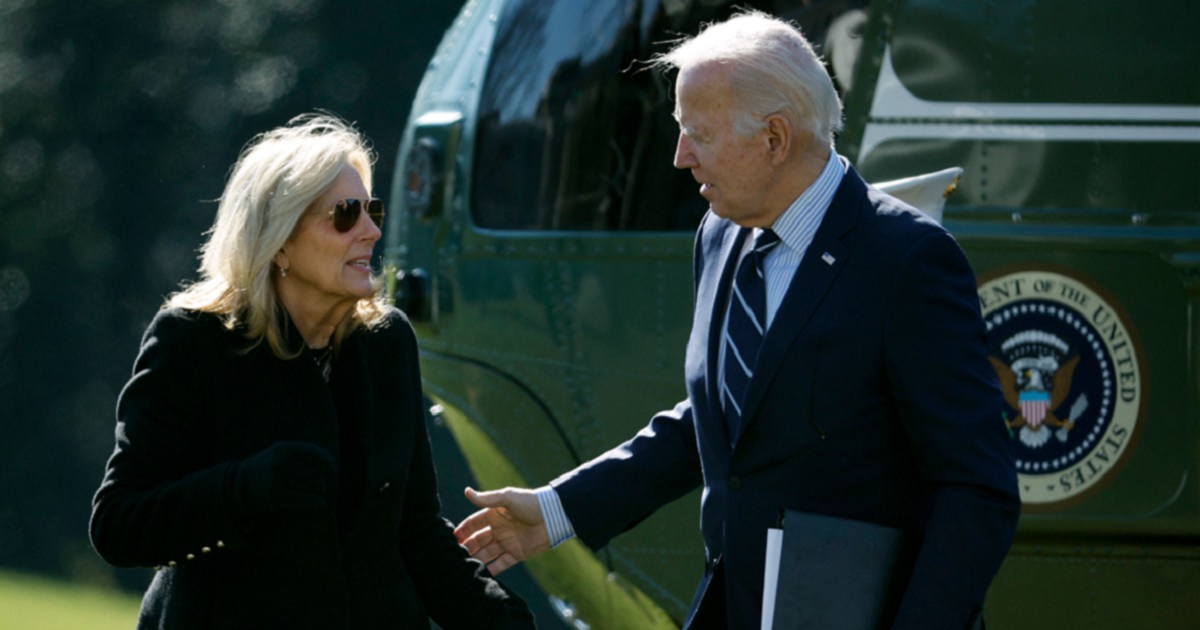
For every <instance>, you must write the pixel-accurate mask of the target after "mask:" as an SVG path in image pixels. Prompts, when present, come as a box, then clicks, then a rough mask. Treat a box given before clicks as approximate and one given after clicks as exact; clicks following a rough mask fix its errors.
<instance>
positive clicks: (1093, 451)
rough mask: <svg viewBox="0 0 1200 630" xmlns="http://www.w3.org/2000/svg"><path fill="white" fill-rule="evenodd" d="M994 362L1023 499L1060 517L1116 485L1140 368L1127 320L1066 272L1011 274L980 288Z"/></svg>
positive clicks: (1134, 426) (1134, 420)
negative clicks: (1059, 510) (1069, 505)
mask: <svg viewBox="0 0 1200 630" xmlns="http://www.w3.org/2000/svg"><path fill="white" fill-rule="evenodd" d="M979 301H980V306H981V307H982V309H983V317H984V321H985V323H986V325H987V336H988V354H989V359H990V360H991V362H992V366H993V367H995V369H996V376H997V377H998V378H999V381H1000V389H1001V391H1002V392H1003V393H1004V400H1005V402H1006V405H1005V407H1006V408H1005V410H1004V414H1003V415H1004V418H1003V420H1004V423H1005V425H1006V426H1007V428H1008V432H1009V436H1010V438H1011V440H1012V442H1013V444H1012V446H1013V452H1014V454H1015V456H1016V463H1017V477H1018V482H1019V484H1020V488H1021V501H1022V503H1024V504H1025V505H1026V506H1027V507H1043V508H1048V509H1054V508H1056V507H1063V505H1062V503H1063V502H1065V501H1068V500H1070V499H1075V498H1082V496H1084V495H1086V494H1089V493H1090V492H1092V491H1095V490H1096V489H1098V488H1099V487H1100V486H1101V485H1102V483H1103V482H1105V481H1106V480H1110V479H1111V477H1112V476H1113V475H1114V474H1116V472H1117V471H1118V470H1119V468H1120V464H1121V462H1122V461H1124V459H1125V458H1126V457H1128V455H1129V453H1130V451H1131V450H1132V448H1133V446H1134V444H1135V442H1136V440H1135V438H1136V436H1137V433H1138V422H1139V419H1140V417H1141V412H1142V406H1143V400H1144V396H1143V389H1144V383H1143V379H1144V369H1143V367H1142V360H1141V352H1140V348H1139V347H1138V343H1137V339H1136V335H1135V334H1134V331H1133V330H1132V328H1131V326H1130V324H1129V323H1128V322H1127V321H1126V319H1125V317H1124V315H1123V312H1122V311H1121V310H1120V309H1119V308H1117V307H1116V305H1115V304H1113V303H1110V301H1109V300H1107V299H1105V297H1103V296H1102V295H1101V293H1100V292H1099V291H1097V290H1096V289H1093V288H1092V287H1090V286H1089V285H1088V284H1087V283H1085V282H1083V281H1081V280H1079V279H1077V278H1074V277H1071V276H1068V275H1064V274H1063V273H1057V272H1053V271H1045V270H1028V271H1018V272H1014V273H1008V274H1006V275H1002V276H1000V277H998V278H995V279H992V280H988V281H986V282H984V283H982V284H981V285H980V286H979Z"/></svg>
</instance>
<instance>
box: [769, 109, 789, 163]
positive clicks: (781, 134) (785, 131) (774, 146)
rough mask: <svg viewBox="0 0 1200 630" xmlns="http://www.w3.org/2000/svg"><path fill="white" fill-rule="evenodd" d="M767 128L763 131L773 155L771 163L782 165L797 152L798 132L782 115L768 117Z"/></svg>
mask: <svg viewBox="0 0 1200 630" xmlns="http://www.w3.org/2000/svg"><path fill="white" fill-rule="evenodd" d="M765 122H766V123H767V127H766V128H765V129H764V130H763V133H765V134H766V139H767V151H768V152H769V153H770V155H771V163H772V164H775V165H779V164H782V163H783V162H784V161H786V160H787V159H788V156H789V155H791V154H792V153H793V152H794V151H795V150H796V140H797V138H796V130H795V129H793V128H792V123H791V122H789V121H788V119H787V118H786V117H784V116H783V115H782V114H771V115H770V116H767V118H766V121H765Z"/></svg>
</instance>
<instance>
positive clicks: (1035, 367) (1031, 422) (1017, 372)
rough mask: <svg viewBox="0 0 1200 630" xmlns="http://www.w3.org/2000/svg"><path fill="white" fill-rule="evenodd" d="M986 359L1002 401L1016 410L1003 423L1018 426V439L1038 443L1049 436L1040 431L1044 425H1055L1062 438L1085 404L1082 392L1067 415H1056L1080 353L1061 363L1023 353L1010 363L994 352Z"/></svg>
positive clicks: (1067, 391) (1048, 357)
mask: <svg viewBox="0 0 1200 630" xmlns="http://www.w3.org/2000/svg"><path fill="white" fill-rule="evenodd" d="M988 360H989V361H991V363H992V367H994V368H995V369H996V376H997V377H998V378H999V379H1000V390H1001V392H1002V393H1003V394H1004V401H1005V402H1007V403H1008V406H1009V407H1011V408H1012V409H1015V410H1016V411H1017V415H1016V417H1015V418H1014V419H1012V420H1011V421H1010V420H1008V419H1005V421H1004V424H1005V425H1006V426H1007V427H1008V428H1009V429H1010V430H1012V429H1018V428H1019V429H1021V441H1022V442H1024V443H1025V444H1026V445H1027V446H1031V447H1038V446H1041V445H1042V444H1045V443H1046V441H1047V440H1049V439H1050V432H1049V431H1042V429H1043V428H1044V427H1043V425H1048V426H1050V427H1054V428H1056V429H1058V430H1059V431H1058V437H1059V439H1060V440H1061V441H1065V440H1066V436H1067V432H1068V431H1070V430H1071V429H1072V428H1073V427H1074V426H1075V419H1076V418H1078V417H1079V415H1080V414H1081V413H1083V410H1084V408H1086V407H1087V398H1086V397H1085V396H1084V395H1082V394H1081V395H1080V397H1079V399H1078V400H1076V401H1075V404H1074V405H1072V406H1071V409H1070V412H1069V415H1068V416H1067V418H1066V419H1062V418H1059V417H1058V416H1057V415H1056V412H1058V411H1059V408H1060V407H1061V406H1062V404H1063V403H1064V402H1066V399H1067V395H1068V394H1070V392H1071V379H1072V378H1073V377H1074V374H1075V367H1076V366H1078V365H1079V355H1075V356H1074V357H1072V358H1071V359H1069V360H1067V362H1066V363H1063V364H1062V365H1059V364H1058V361H1056V360H1055V359H1054V358H1053V357H1050V356H1042V357H1036V358H1034V357H1023V358H1021V359H1018V360H1017V361H1016V362H1014V363H1013V365H1012V366H1009V365H1008V364H1006V363H1005V362H1004V361H1002V360H1000V359H998V358H996V357H994V356H989V357H988Z"/></svg>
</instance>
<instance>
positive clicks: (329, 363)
mask: <svg viewBox="0 0 1200 630" xmlns="http://www.w3.org/2000/svg"><path fill="white" fill-rule="evenodd" d="M310 350H311V351H312V358H313V361H315V362H316V363H317V369H318V370H320V372H321V378H323V379H325V382H326V383H328V382H329V374H330V373H331V372H333V344H332V343H331V344H329V345H327V346H325V347H324V348H321V349H320V350H312V349H311V348H310Z"/></svg>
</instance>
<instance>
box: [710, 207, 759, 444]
mask: <svg viewBox="0 0 1200 630" xmlns="http://www.w3.org/2000/svg"><path fill="white" fill-rule="evenodd" d="M726 223H727V225H728V227H727V228H726V229H725V230H724V232H723V233H722V237H723V238H722V240H721V244H720V249H719V250H718V252H719V253H718V256H717V259H716V262H715V263H714V265H713V266H714V267H715V268H716V269H720V271H721V273H720V277H719V278H718V279H717V281H716V284H715V285H712V284H711V283H710V285H709V286H710V287H712V289H713V290H715V293H716V294H715V295H714V296H713V297H712V300H711V303H710V308H711V311H709V312H708V313H705V314H704V315H707V321H708V326H709V328H708V352H707V361H706V364H707V366H708V370H707V374H706V380H707V382H708V385H707V387H706V389H707V390H708V400H707V404H708V417H709V418H711V419H713V422H712V423H711V425H712V428H713V430H715V431H718V432H719V433H720V435H721V436H722V438H723V439H724V443H725V444H728V443H729V430H728V428H727V427H726V425H725V414H724V411H723V410H722V409H721V367H720V366H721V337H722V334H721V333H722V332H723V331H724V330H725V312H726V306H727V305H728V304H729V295H730V292H731V291H732V289H733V274H734V271H735V270H736V269H737V263H738V253H740V252H741V251H742V247H743V246H744V244H745V242H746V238H747V237H748V235H749V234H750V230H749V229H748V228H739V227H738V226H737V225H735V224H733V223H730V222H726ZM697 303H698V304H703V303H704V300H703V296H697Z"/></svg>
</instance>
